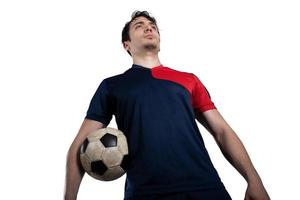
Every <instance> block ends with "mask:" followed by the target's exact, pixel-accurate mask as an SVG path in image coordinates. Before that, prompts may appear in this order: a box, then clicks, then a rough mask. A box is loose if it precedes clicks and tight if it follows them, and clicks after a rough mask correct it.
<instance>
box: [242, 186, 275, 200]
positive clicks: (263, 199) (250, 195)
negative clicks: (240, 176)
mask: <svg viewBox="0 0 300 200" xmlns="http://www.w3.org/2000/svg"><path fill="white" fill-rule="evenodd" d="M245 200H270V197H269V195H268V193H267V191H266V189H265V188H264V186H263V184H262V183H261V182H253V183H248V187H247V190H246V195H245Z"/></svg>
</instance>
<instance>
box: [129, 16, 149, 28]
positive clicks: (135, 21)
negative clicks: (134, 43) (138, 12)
mask: <svg viewBox="0 0 300 200" xmlns="http://www.w3.org/2000/svg"><path fill="white" fill-rule="evenodd" d="M138 22H144V23H146V22H148V23H150V24H154V23H153V22H152V21H150V20H149V19H147V18H146V17H143V16H140V17H137V18H135V19H134V20H133V21H132V22H131V24H130V25H131V26H133V25H134V24H136V23H138Z"/></svg>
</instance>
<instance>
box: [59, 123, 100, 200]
mask: <svg viewBox="0 0 300 200" xmlns="http://www.w3.org/2000/svg"><path fill="white" fill-rule="evenodd" d="M103 127H105V126H104V124H103V123H101V122H98V121H94V120H90V119H84V121H83V123H82V125H81V127H80V129H79V132H78V134H77V136H76V137H75V139H74V141H73V143H72V144H71V146H70V148H69V151H68V155H67V166H66V180H65V181H66V182H65V194H64V199H65V200H75V199H76V198H77V193H78V189H79V186H80V183H81V180H82V178H83V175H84V170H83V168H82V167H81V165H80V161H79V159H78V158H79V157H78V155H79V148H80V145H81V144H82V142H83V141H84V139H85V138H86V137H87V135H88V134H89V133H90V132H93V131H95V130H97V129H100V128H103Z"/></svg>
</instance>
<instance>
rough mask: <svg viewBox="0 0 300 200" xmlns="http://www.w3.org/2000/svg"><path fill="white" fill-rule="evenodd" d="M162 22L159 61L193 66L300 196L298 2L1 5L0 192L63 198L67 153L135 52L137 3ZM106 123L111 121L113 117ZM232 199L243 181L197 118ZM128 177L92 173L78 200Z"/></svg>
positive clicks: (109, 192) (278, 185)
mask: <svg viewBox="0 0 300 200" xmlns="http://www.w3.org/2000/svg"><path fill="white" fill-rule="evenodd" d="M136 9H138V10H147V11H149V12H150V13H151V14H152V15H153V16H154V17H155V18H156V19H157V21H158V26H159V28H160V33H161V52H160V53H159V55H160V59H161V62H162V64H164V65H165V66H168V67H171V68H173V69H176V70H181V71H187V72H192V73H194V74H196V75H197V76H198V77H199V78H200V79H201V81H202V82H203V83H204V85H205V86H206V87H207V88H208V90H209V92H210V95H211V97H212V100H213V102H214V103H215V105H216V106H217V108H218V109H219V112H220V113H221V114H222V115H223V117H224V118H225V120H226V121H227V122H228V123H229V124H230V126H231V127H232V128H233V129H234V130H235V132H236V133H237V134H238V135H239V137H240V138H241V140H242V141H243V143H244V145H245V146H246V148H247V150H248V152H249V154H250V156H251V159H252V161H253V163H254V165H255V167H256V169H257V171H258V173H259V174H260V176H261V178H262V180H263V182H264V184H265V186H266V188H267V190H268V192H269V194H270V196H271V197H272V199H278V200H282V199H295V198H296V197H298V196H299V191H298V189H299V184H298V182H299V179H300V175H299V171H298V170H299V169H300V165H299V155H298V154H299V142H298V138H299V133H300V132H299V116H298V113H299V110H300V109H299V108H300V106H299V101H300V98H299V85H300V81H299V71H298V68H299V67H300V59H299V55H300V39H299V38H300V37H299V35H300V26H299V24H300V22H299V21H300V20H299V19H300V12H299V10H300V7H299V5H298V4H297V1H287V0H285V1H283V0H282V1H266V0H253V1H238V0H236V1H232V0H230V1H188V0H186V1H177V2H176V1H156V0H152V1H141V0H139V1H114V0H111V1H109V2H108V1H63V0H59V1H57V0H52V1H33V0H28V1H13V0H11V1H5V0H4V1H1V3H0V67H1V68H0V91H1V98H0V101H1V104H0V113H1V114H0V115H1V116H0V117H1V126H0V128H1V130H0V134H1V145H0V148H1V149H0V150H1V153H2V154H1V165H0V167H1V178H0V182H1V183H0V184H1V186H2V187H1V188H2V189H1V194H0V199H49V200H53V199H62V197H63V190H64V176H65V161H66V154H67V150H68V148H69V145H70V144H71V142H72V141H73V139H74V137H75V135H76V134H77V131H78V130H79V127H80V125H81V123H82V120H83V118H84V117H85V113H86V110H87V108H88V105H89V102H90V99H91V97H92V95H93V94H94V92H95V90H96V89H97V87H98V85H99V83H100V82H101V80H103V79H104V78H105V77H108V76H112V75H116V74H120V73H123V72H124V71H125V70H127V69H128V68H129V67H131V64H132V60H131V57H130V56H129V55H128V54H127V52H126V51H125V50H124V49H123V47H122V45H121V31H122V28H123V26H124V24H125V22H127V21H129V20H130V15H131V13H132V12H133V11H134V10H136ZM109 126H110V127H116V124H115V119H114V118H113V119H112V121H111V123H110V124H109ZM198 126H199V128H200V131H201V132H202V135H203V137H204V141H205V144H206V146H207V149H208V151H209V153H210V156H211V158H212V160H213V163H214V165H215V167H216V168H217V170H218V172H219V174H220V177H221V179H222V181H223V182H224V184H225V186H226V188H227V190H228V191H229V193H230V194H231V196H232V197H233V199H234V200H240V199H243V197H244V193H245V190H246V186H247V185H246V182H245V181H244V179H243V178H242V176H241V175H240V174H239V173H238V172H237V171H236V170H235V169H234V168H233V167H232V166H231V165H230V164H229V163H228V162H227V161H226V159H225V158H224V157H223V155H222V153H221V152H220V150H219V149H218V147H217V145H216V143H215V142H214V140H213V138H212V136H211V135H210V134H209V133H208V132H207V131H206V130H205V129H204V128H203V127H202V126H201V125H200V124H198ZM124 183H125V176H123V177H121V178H120V179H118V180H116V181H112V182H100V181H97V180H95V179H92V178H90V177H89V176H85V177H84V179H83V181H82V185H81V187H80V191H79V194H78V199H113V200H118V199H119V200H120V199H122V198H123V191H124Z"/></svg>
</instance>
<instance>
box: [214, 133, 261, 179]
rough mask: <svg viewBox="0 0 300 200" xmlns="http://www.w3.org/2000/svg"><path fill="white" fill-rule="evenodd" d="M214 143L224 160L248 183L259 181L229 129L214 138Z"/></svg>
mask: <svg viewBox="0 0 300 200" xmlns="http://www.w3.org/2000/svg"><path fill="white" fill-rule="evenodd" d="M216 142H217V144H218V146H219V147H220V149H221V151H222V153H223V155H224V156H225V158H226V159H227V160H228V161H229V162H230V163H231V165H232V166H233V167H235V168H236V169H237V171H238V172H239V173H240V174H241V175H242V176H243V177H244V178H245V180H246V181H247V182H248V183H250V182H258V181H261V180H260V177H259V175H258V173H257V171H256V170H255V168H254V166H253V164H252V162H251V160H250V157H249V155H248V153H247V151H246V149H245V147H244V145H243V143H242V142H241V140H240V139H239V138H238V136H237V135H236V133H235V132H234V131H233V130H232V129H231V128H230V127H229V128H228V129H227V130H225V131H224V132H223V134H220V136H219V138H216Z"/></svg>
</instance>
